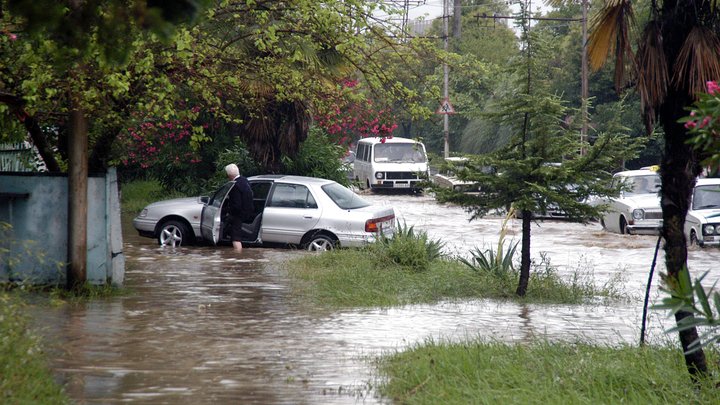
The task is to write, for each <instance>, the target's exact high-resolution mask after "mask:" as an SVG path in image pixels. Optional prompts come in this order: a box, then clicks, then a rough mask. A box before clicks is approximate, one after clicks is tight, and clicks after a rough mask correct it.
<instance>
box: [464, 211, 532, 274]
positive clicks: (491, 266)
mask: <svg viewBox="0 0 720 405" xmlns="http://www.w3.org/2000/svg"><path fill="white" fill-rule="evenodd" d="M514 215H515V210H514V209H511V210H510V212H509V213H508V214H507V216H505V220H504V221H503V223H502V230H501V231H500V237H499V238H498V248H497V251H495V250H493V249H492V247H490V248H488V249H485V250H484V251H481V250H480V249H479V248H477V247H476V248H475V249H474V250H471V251H470V255H471V258H470V260H467V259H465V258H462V257H461V258H459V260H460V262H461V263H463V264H465V265H466V266H468V267H469V268H470V269H471V270H473V271H474V272H475V273H478V275H480V276H487V277H491V278H494V279H496V280H497V281H499V282H500V283H501V285H503V286H504V288H507V287H508V286H509V285H510V283H513V282H515V281H516V280H517V278H518V275H517V271H516V270H515V266H514V264H513V260H514V258H515V251H516V250H517V245H518V242H515V244H514V245H512V247H510V249H508V250H507V251H504V246H505V236H506V235H507V230H508V227H507V223H508V221H509V220H510V218H512V217H513V216H514Z"/></svg>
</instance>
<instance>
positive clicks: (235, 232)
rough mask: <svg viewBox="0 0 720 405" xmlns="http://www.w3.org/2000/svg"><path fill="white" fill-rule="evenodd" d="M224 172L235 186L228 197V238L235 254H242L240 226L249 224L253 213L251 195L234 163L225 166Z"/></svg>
mask: <svg viewBox="0 0 720 405" xmlns="http://www.w3.org/2000/svg"><path fill="white" fill-rule="evenodd" d="M225 172H226V173H227V175H228V177H229V178H230V180H232V181H234V182H235V186H233V188H232V189H230V194H229V195H228V210H227V216H228V218H227V225H230V238H231V240H232V243H233V248H235V251H236V252H242V224H243V222H251V221H252V220H253V219H254V216H255V212H254V208H253V193H252V189H251V188H250V182H249V181H248V179H246V178H245V177H244V176H241V175H240V169H238V167H237V165H236V164H234V163H230V164H229V165H227V166H225Z"/></svg>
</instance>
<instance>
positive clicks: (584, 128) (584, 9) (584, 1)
mask: <svg viewBox="0 0 720 405" xmlns="http://www.w3.org/2000/svg"><path fill="white" fill-rule="evenodd" d="M582 24H583V26H582V57H581V58H582V86H581V88H582V91H581V93H582V94H581V97H582V121H583V122H582V129H581V131H580V143H581V144H583V143H585V142H587V135H588V110H587V101H588V62H587V0H582ZM584 154H585V148H584V147H581V148H580V156H583V155H584Z"/></svg>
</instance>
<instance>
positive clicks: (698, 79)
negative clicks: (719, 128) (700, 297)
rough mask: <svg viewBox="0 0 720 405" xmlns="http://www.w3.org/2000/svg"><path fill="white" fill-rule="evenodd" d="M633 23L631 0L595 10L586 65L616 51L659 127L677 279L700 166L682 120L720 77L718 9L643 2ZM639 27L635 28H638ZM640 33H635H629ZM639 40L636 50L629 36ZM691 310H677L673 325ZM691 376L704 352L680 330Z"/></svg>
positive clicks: (618, 77)
mask: <svg viewBox="0 0 720 405" xmlns="http://www.w3.org/2000/svg"><path fill="white" fill-rule="evenodd" d="M641 16H642V17H643V18H642V20H641V21H640V24H639V27H636V23H637V22H636V17H635V13H634V8H633V5H632V3H631V1H630V0H614V1H609V2H607V3H606V4H605V5H604V6H603V7H602V8H601V9H600V10H598V12H597V13H596V16H595V22H594V24H593V28H592V30H591V35H590V42H589V46H588V52H589V61H590V65H591V66H593V67H594V68H596V69H597V68H599V67H601V66H603V64H604V63H605V61H606V60H607V58H608V57H609V56H610V54H613V55H614V57H615V87H616V88H617V89H624V88H626V87H627V86H628V83H631V84H635V85H636V86H637V91H638V93H639V94H640V98H641V109H642V116H643V120H644V123H645V127H646V130H647V131H648V132H650V131H651V130H652V128H653V127H654V125H655V123H656V121H657V122H659V124H660V125H661V126H662V128H663V132H664V135H663V136H664V140H665V150H664V155H663V157H662V161H661V165H660V176H661V179H662V187H661V190H660V195H661V205H662V209H663V228H662V231H661V234H662V236H663V239H664V240H665V266H666V269H667V275H668V279H670V280H672V279H675V280H677V279H678V277H679V276H680V274H681V272H682V271H683V269H685V268H686V266H687V241H686V240H685V234H684V232H683V227H684V223H685V215H686V214H687V211H688V205H689V202H690V195H691V193H692V189H693V186H694V184H695V178H696V177H697V175H698V174H699V173H700V171H701V166H700V156H699V154H698V152H697V151H696V150H694V149H693V147H692V145H690V144H689V143H688V140H689V139H690V138H691V137H692V134H689V133H688V131H687V129H686V128H685V127H684V126H683V123H680V122H678V120H679V119H681V118H682V117H684V116H685V115H686V111H685V108H686V107H688V106H690V105H691V104H692V102H693V101H694V99H695V93H698V92H701V91H703V90H704V89H705V85H706V82H708V81H710V80H714V79H716V78H717V77H718V76H720V41H718V33H719V32H720V25H718V20H719V18H720V7H718V2H716V1H706V0H680V1H658V2H655V1H653V2H651V3H649V4H647V3H644V4H643V14H641ZM636 28H639V29H637V30H636ZM634 32H638V33H639V35H638V36H637V37H633V36H632V34H633V33H634ZM633 39H636V40H637V47H636V51H635V52H634V53H633V48H632V46H631V41H632V40H633ZM692 316H693V315H692V313H690V312H687V311H678V312H676V313H675V320H676V322H677V323H678V324H680V323H682V322H686V321H683V320H684V319H685V318H686V317H692ZM679 337H680V342H681V344H682V348H683V351H685V352H686V354H685V362H686V365H687V367H688V371H689V373H690V375H691V376H692V377H693V378H694V377H695V376H696V375H698V374H705V373H707V362H706V359H705V355H704V353H703V351H702V350H697V351H694V352H692V353H689V352H688V348H689V346H690V344H691V343H692V342H693V341H695V340H696V339H697V338H698V334H697V329H696V328H694V327H693V328H689V329H686V330H682V331H680V332H679Z"/></svg>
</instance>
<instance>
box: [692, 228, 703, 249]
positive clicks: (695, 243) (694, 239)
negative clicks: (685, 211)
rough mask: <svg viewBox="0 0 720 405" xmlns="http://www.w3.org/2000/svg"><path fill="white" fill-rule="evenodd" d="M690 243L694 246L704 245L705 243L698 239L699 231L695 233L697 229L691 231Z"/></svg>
mask: <svg viewBox="0 0 720 405" xmlns="http://www.w3.org/2000/svg"><path fill="white" fill-rule="evenodd" d="M690 244H691V245H693V246H700V247H702V246H703V243H702V242H701V241H700V239H698V237H697V233H695V230H692V231H690Z"/></svg>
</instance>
